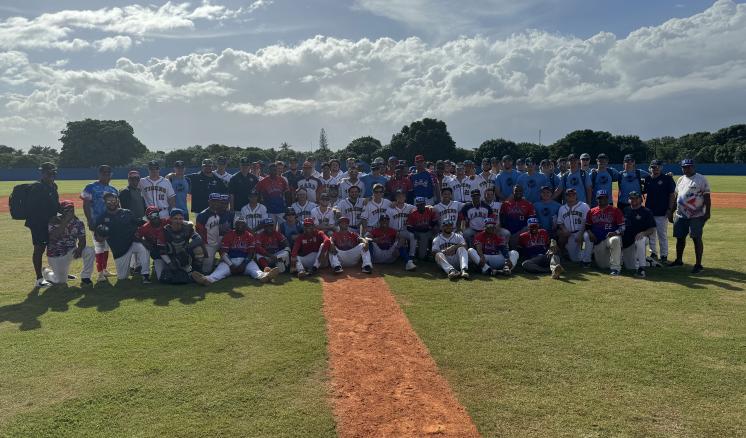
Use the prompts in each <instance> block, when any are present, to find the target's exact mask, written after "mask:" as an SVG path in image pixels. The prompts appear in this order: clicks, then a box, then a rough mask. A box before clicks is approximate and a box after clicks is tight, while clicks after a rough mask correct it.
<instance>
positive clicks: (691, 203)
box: [668, 158, 712, 274]
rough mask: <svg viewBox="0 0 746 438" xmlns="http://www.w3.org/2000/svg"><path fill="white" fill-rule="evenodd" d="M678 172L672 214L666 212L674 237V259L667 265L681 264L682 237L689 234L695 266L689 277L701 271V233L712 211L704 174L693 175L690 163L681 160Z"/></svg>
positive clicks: (708, 187) (702, 250)
mask: <svg viewBox="0 0 746 438" xmlns="http://www.w3.org/2000/svg"><path fill="white" fill-rule="evenodd" d="M681 170H682V172H683V173H684V175H682V176H681V178H679V180H678V182H677V183H676V205H677V207H676V213H675V214H674V212H673V211H671V212H669V213H668V220H669V222H672V223H673V236H674V237H675V238H676V260H674V261H672V262H670V263H669V264H668V266H681V265H683V264H684V263H683V261H682V258H683V257H684V249H685V248H686V236H687V235H689V236H691V238H692V241H694V256H695V260H696V262H695V264H694V267H692V274H697V273H699V272H700V271H702V269H703V268H702V254H703V252H704V245H703V243H702V231H703V229H704V227H705V223H707V221H708V220H710V213H711V211H712V199H711V197H710V183H709V182H708V181H707V178H705V176H704V175H702V174H700V173H697V171H696V169H695V167H694V160H691V159H688V158H687V159H684V160H682V161H681Z"/></svg>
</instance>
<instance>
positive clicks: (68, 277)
mask: <svg viewBox="0 0 746 438" xmlns="http://www.w3.org/2000/svg"><path fill="white" fill-rule="evenodd" d="M67 279H68V280H77V279H78V276H77V275H73V274H67Z"/></svg>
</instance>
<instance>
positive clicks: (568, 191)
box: [550, 187, 578, 193]
mask: <svg viewBox="0 0 746 438" xmlns="http://www.w3.org/2000/svg"><path fill="white" fill-rule="evenodd" d="M550 190H551V189H550ZM565 193H578V191H577V190H575V187H568V188H566V189H565Z"/></svg>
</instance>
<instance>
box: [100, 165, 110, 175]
mask: <svg viewBox="0 0 746 438" xmlns="http://www.w3.org/2000/svg"><path fill="white" fill-rule="evenodd" d="M98 171H99V172H109V173H111V166H109V165H108V164H102V165H100V166H98Z"/></svg>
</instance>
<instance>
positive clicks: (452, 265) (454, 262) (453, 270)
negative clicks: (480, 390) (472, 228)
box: [432, 221, 469, 280]
mask: <svg viewBox="0 0 746 438" xmlns="http://www.w3.org/2000/svg"><path fill="white" fill-rule="evenodd" d="M453 225H454V224H453V222H449V221H445V222H443V227H442V228H441V230H440V233H439V234H438V235H437V236H435V239H433V250H432V251H433V254H435V263H437V264H438V266H440V268H441V269H442V270H443V271H444V272H445V273H447V274H448V278H449V279H451V280H455V279H458V278H459V277H460V278H466V279H468V278H469V271H468V269H469V253H468V252H467V251H466V240H464V236H462V235H461V234H459V233H454V232H453ZM457 268H458V269H457Z"/></svg>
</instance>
